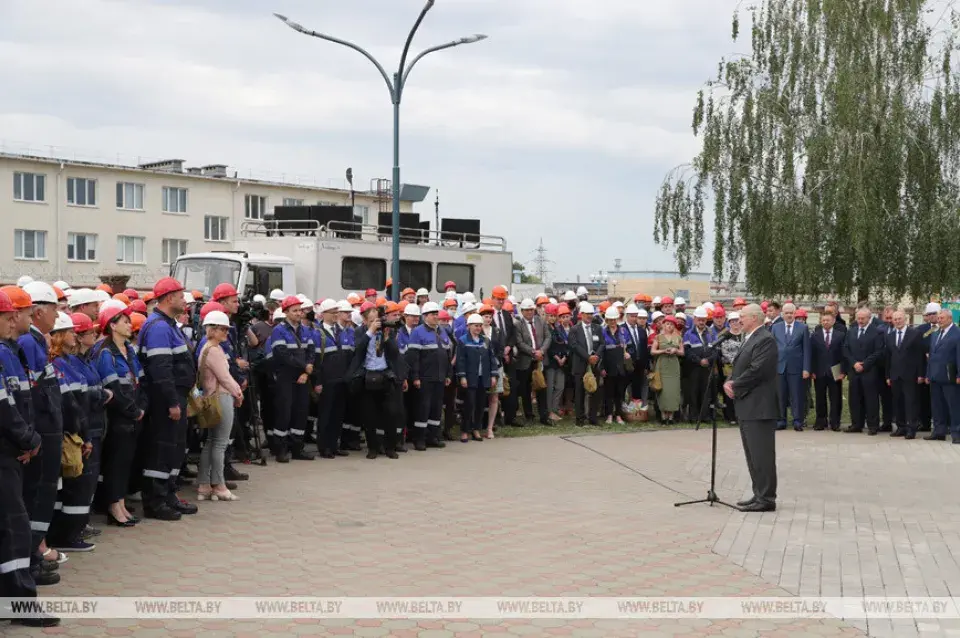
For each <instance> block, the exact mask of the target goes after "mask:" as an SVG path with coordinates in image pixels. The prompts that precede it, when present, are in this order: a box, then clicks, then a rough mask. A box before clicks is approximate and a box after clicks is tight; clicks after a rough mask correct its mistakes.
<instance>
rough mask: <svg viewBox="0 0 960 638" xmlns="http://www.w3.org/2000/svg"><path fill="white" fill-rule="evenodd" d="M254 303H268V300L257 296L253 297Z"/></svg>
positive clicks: (259, 295)
mask: <svg viewBox="0 0 960 638" xmlns="http://www.w3.org/2000/svg"><path fill="white" fill-rule="evenodd" d="M253 303H267V298H266V297H264V296H263V295H261V294H256V295H254V296H253Z"/></svg>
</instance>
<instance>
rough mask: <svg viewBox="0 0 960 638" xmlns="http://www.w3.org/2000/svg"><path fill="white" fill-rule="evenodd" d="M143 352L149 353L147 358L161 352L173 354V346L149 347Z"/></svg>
mask: <svg viewBox="0 0 960 638" xmlns="http://www.w3.org/2000/svg"><path fill="white" fill-rule="evenodd" d="M143 354H145V355H147V358H148V359H149V358H150V357H156V356H158V355H161V354H171V355H172V354H173V348H147V349H146V350H144V351H143Z"/></svg>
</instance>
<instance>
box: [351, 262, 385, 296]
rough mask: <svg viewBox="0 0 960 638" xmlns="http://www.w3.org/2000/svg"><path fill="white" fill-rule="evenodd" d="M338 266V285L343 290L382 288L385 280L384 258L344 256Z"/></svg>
mask: <svg viewBox="0 0 960 638" xmlns="http://www.w3.org/2000/svg"><path fill="white" fill-rule="evenodd" d="M340 268H341V270H340V287H341V288H343V289H344V290H366V289H367V288H373V289H374V290H383V287H384V285H385V283H386V281H387V262H386V260H384V259H365V258H363V257H344V258H343V263H342V264H341V267H340Z"/></svg>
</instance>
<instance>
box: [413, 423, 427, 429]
mask: <svg viewBox="0 0 960 638" xmlns="http://www.w3.org/2000/svg"><path fill="white" fill-rule="evenodd" d="M413 427H415V428H425V427H427V424H426V423H422V422H420V421H414V422H413Z"/></svg>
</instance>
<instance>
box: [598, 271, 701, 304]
mask: <svg viewBox="0 0 960 638" xmlns="http://www.w3.org/2000/svg"><path fill="white" fill-rule="evenodd" d="M607 291H608V293H609V294H610V295H611V296H613V297H623V298H625V299H633V297H634V295H637V294H640V293H642V294H646V295H650V296H651V297H658V296H660V297H662V296H664V295H670V296H672V297H683V298H684V299H685V300H686V302H687V305H688V306H696V305H699V304H702V303H703V302H705V301H710V298H711V297H710V273H697V272H692V273H687V276H686V277H681V276H680V273H678V272H670V271H659V270H646V271H644V270H639V271H626V270H624V271H619V272H618V271H610V273H609V274H608V276H607Z"/></svg>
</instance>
